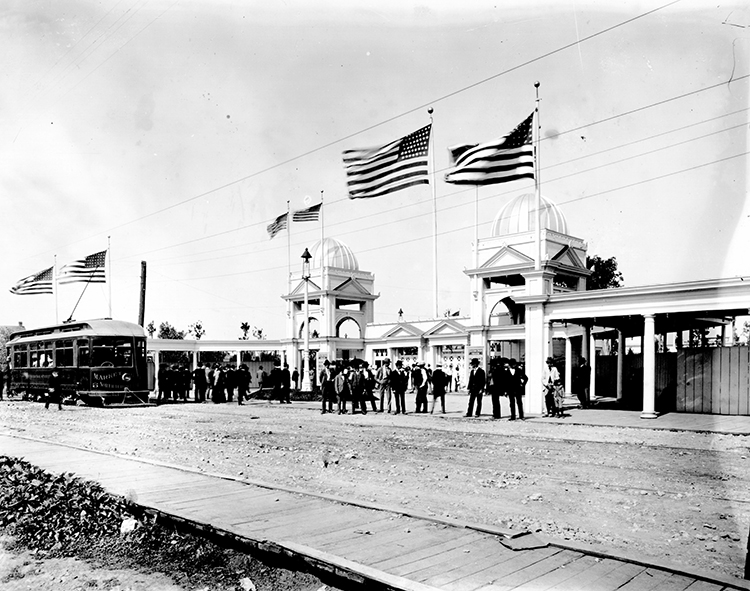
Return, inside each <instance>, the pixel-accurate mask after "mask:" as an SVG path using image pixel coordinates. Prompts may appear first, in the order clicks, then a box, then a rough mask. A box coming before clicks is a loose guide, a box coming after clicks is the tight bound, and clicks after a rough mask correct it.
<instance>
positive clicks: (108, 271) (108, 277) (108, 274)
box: [104, 236, 112, 319]
mask: <svg viewBox="0 0 750 591" xmlns="http://www.w3.org/2000/svg"><path fill="white" fill-rule="evenodd" d="M106 258H107V260H105V262H104V278H105V281H106V282H107V294H108V300H109V303H108V309H109V318H110V319H111V318H112V248H111V246H110V237H109V236H107V257H106Z"/></svg>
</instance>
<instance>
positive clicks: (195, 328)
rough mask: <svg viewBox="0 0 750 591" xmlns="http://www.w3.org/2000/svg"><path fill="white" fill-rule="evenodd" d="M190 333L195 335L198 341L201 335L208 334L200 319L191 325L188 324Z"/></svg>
mask: <svg viewBox="0 0 750 591" xmlns="http://www.w3.org/2000/svg"><path fill="white" fill-rule="evenodd" d="M188 333H190V334H191V335H193V336H194V337H195V340H196V341H200V340H201V337H202V336H203V335H204V334H206V329H205V328H203V322H202V321H200V320H198V321H197V322H194V323H193V324H191V325H190V326H188Z"/></svg>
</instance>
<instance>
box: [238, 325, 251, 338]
mask: <svg viewBox="0 0 750 591" xmlns="http://www.w3.org/2000/svg"><path fill="white" fill-rule="evenodd" d="M240 330H241V331H242V336H241V337H240V340H241V341H246V340H247V333H249V332H250V325H249V324H248V323H247V322H243V323H242V324H240Z"/></svg>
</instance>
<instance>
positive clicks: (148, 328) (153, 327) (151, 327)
mask: <svg viewBox="0 0 750 591" xmlns="http://www.w3.org/2000/svg"><path fill="white" fill-rule="evenodd" d="M146 332H147V333H148V336H149V338H152V339H153V338H154V333H155V332H156V325H155V324H154V321H153V320H152V321H151V322H149V323H148V324H147V325H146Z"/></svg>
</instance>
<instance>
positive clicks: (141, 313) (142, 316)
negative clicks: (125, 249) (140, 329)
mask: <svg viewBox="0 0 750 591" xmlns="http://www.w3.org/2000/svg"><path fill="white" fill-rule="evenodd" d="M138 324H140V325H141V326H145V325H146V261H141V301H140V305H139V306H138Z"/></svg>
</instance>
